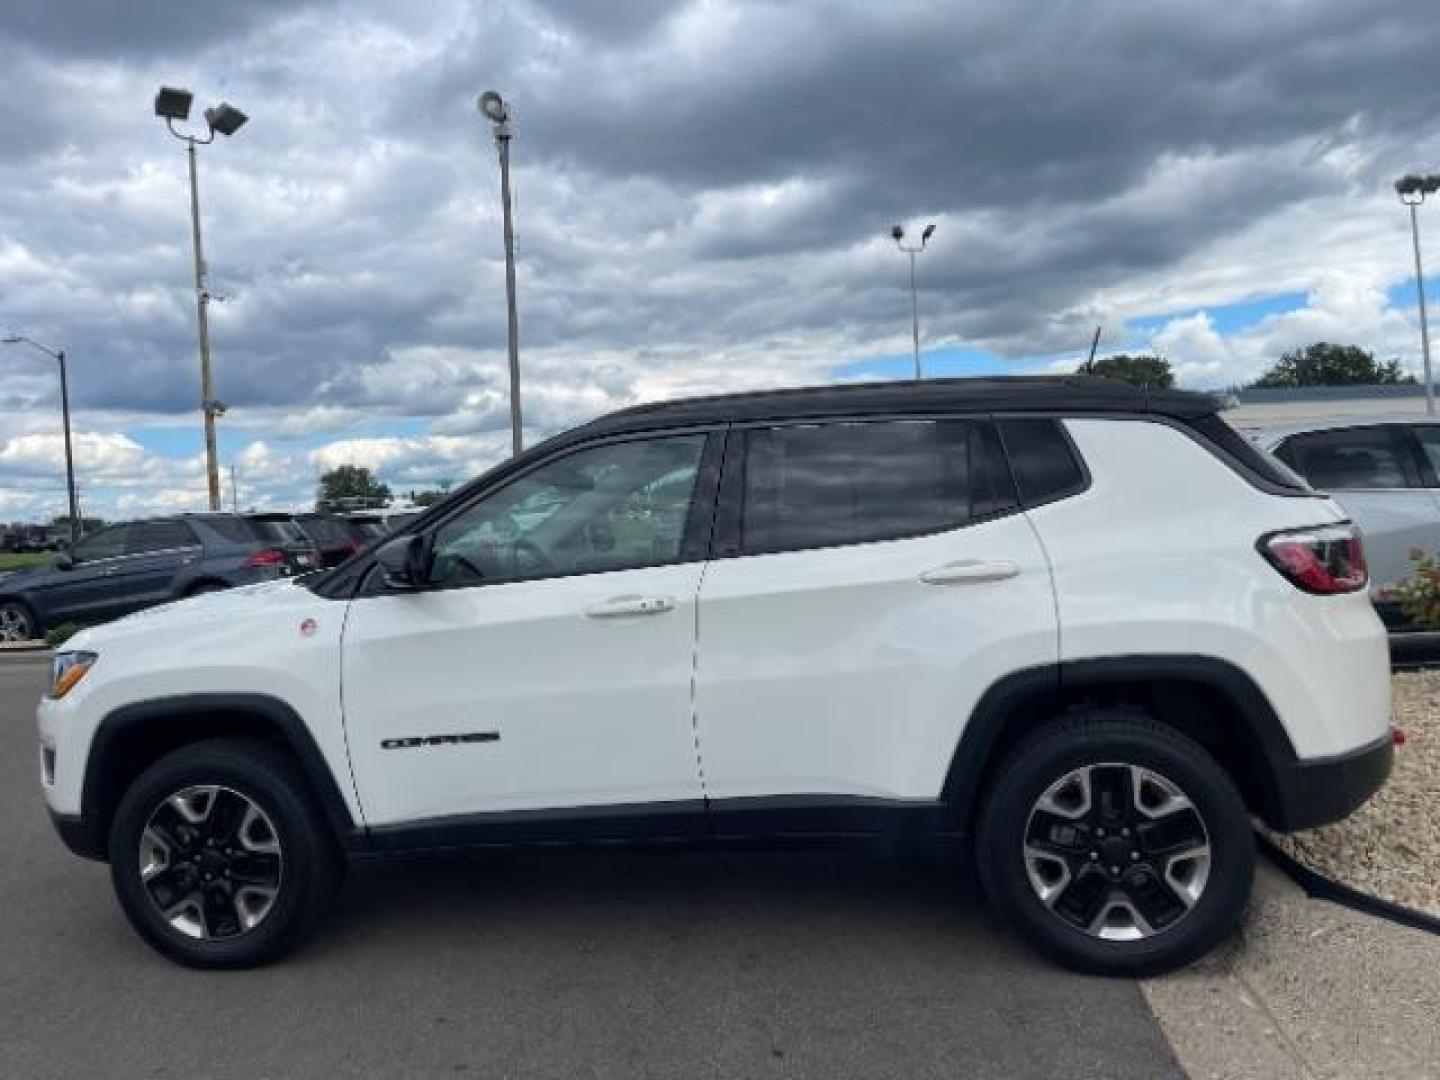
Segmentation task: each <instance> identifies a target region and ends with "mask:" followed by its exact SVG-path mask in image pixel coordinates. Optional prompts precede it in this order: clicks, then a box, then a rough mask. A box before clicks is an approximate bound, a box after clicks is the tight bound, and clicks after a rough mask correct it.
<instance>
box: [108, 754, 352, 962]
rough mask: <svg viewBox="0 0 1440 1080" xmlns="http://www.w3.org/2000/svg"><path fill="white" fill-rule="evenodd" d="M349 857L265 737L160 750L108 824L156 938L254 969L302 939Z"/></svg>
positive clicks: (135, 916) (127, 903) (118, 884)
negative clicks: (160, 755) (161, 753)
mask: <svg viewBox="0 0 1440 1080" xmlns="http://www.w3.org/2000/svg"><path fill="white" fill-rule="evenodd" d="M342 865H343V864H342V856H341V854H340V852H339V850H338V847H337V845H336V843H335V840H334V838H333V837H332V836H331V835H330V833H329V831H328V828H327V826H326V823H325V820H324V817H323V815H322V814H321V812H320V810H319V808H318V807H317V806H316V805H315V801H314V799H312V798H310V797H309V793H308V790H307V788H306V786H305V781H304V779H303V777H301V775H300V774H299V772H298V771H297V770H296V768H295V766H294V763H293V762H292V761H291V760H290V759H289V757H288V756H287V755H286V754H285V753H283V752H282V751H281V750H279V749H277V748H276V747H274V746H271V745H270V744H268V743H265V742H262V741H260V740H257V739H212V740H208V741H206V742H202V743H195V744H193V745H190V746H186V747H182V748H181V749H179V750H177V751H175V752H174V753H171V754H169V755H167V756H165V757H163V758H161V759H160V760H159V761H158V762H156V763H155V764H154V765H152V766H151V767H150V768H149V769H147V770H146V771H145V772H144V773H142V774H141V776H140V777H139V779H137V780H136V781H135V783H134V784H132V785H131V787H130V789H129V790H128V791H127V792H126V793H125V796H124V797H123V798H122V799H121V801H120V806H119V808H118V809H117V811H116V814H115V820H114V824H113V825H112V827H111V831H110V873H111V878H112V880H113V882H114V886H115V892H116V895H117V896H118V897H119V900H120V905H121V907H122V908H123V909H124V911H125V914H126V915H127V916H128V918H129V919H130V922H131V924H132V925H133V926H134V927H135V929H136V930H137V931H139V933H140V935H141V937H143V938H144V939H145V940H146V941H147V942H148V943H149V944H150V945H151V946H152V947H154V948H155V949H156V950H158V951H159V952H161V953H162V954H164V955H165V956H168V957H169V958H170V959H172V960H175V961H177V962H179V963H181V964H186V965H188V966H191V967H202V968H241V967H253V966H256V965H258V964H263V963H266V962H267V961H270V960H273V959H276V958H277V957H279V956H280V955H281V954H283V953H285V952H287V951H288V950H290V949H291V948H293V947H294V946H296V945H297V944H299V942H300V941H301V940H302V939H303V938H304V937H305V935H306V934H307V933H308V932H309V930H310V929H311V927H312V926H313V925H314V924H315V922H316V921H317V920H318V918H319V916H320V915H321V914H322V913H323V911H324V908H325V906H326V904H327V902H328V901H329V899H330V896H331V895H332V893H333V892H334V889H335V886H336V885H337V884H338V882H339V877H340V872H341V868H342Z"/></svg>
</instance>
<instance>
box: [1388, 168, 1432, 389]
mask: <svg viewBox="0 0 1440 1080" xmlns="http://www.w3.org/2000/svg"><path fill="white" fill-rule="evenodd" d="M1436 191H1440V175H1436V174H1434V173H1431V174H1430V175H1429V176H1416V175H1415V174H1414V173H1408V174H1406V175H1405V176H1402V177H1401V178H1400V179H1399V180H1396V181H1395V194H1397V195H1399V196H1400V201H1401V202H1402V203H1404V204H1405V205H1406V206H1408V207H1409V208H1410V238H1411V240H1412V241H1414V244H1415V291H1416V292H1417V293H1418V294H1419V297H1420V351H1421V353H1422V354H1423V355H1424V357H1425V415H1426V416H1434V415H1435V383H1434V379H1433V377H1432V376H1431V374H1430V324H1429V321H1428V319H1427V318H1426V315H1425V271H1424V268H1423V266H1422V264H1421V262H1420V220H1419V214H1418V213H1417V211H1418V210H1419V208H1420V204H1421V203H1423V202H1424V201H1425V196H1426V195H1432V194H1434V193H1435V192H1436Z"/></svg>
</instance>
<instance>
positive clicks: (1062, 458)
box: [999, 418, 1087, 506]
mask: <svg viewBox="0 0 1440 1080" xmlns="http://www.w3.org/2000/svg"><path fill="white" fill-rule="evenodd" d="M999 428H1000V437H1001V438H1002V439H1003V440H1004V442H1005V451H1006V453H1007V454H1008V455H1009V457H1010V469H1011V471H1012V472H1013V473H1014V474H1015V486H1016V487H1017V488H1018V489H1019V491H1020V499H1021V501H1022V502H1023V503H1024V504H1025V505H1026V506H1036V505H1038V504H1040V503H1046V502H1054V501H1055V500H1056V499H1063V498H1065V497H1066V496H1067V495H1074V494H1075V493H1076V492H1079V491H1083V490H1084V489H1085V486H1086V483H1087V479H1086V476H1085V468H1084V466H1083V465H1081V464H1080V459H1079V457H1078V456H1077V454H1076V452H1075V448H1074V446H1072V445H1071V443H1070V439H1069V437H1068V436H1067V435H1066V434H1065V432H1064V430H1063V429H1062V428H1061V426H1060V421H1058V420H1052V419H1039V418H1036V419H1030V418H1026V419H1018V420H1001V421H1000V423H999Z"/></svg>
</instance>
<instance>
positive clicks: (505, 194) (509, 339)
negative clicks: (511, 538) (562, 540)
mask: <svg viewBox="0 0 1440 1080" xmlns="http://www.w3.org/2000/svg"><path fill="white" fill-rule="evenodd" d="M476 104H477V106H478V108H479V109H480V113H481V115H483V116H484V117H485V119H487V120H489V121H490V123H491V125H492V126H493V127H494V129H495V146H496V148H497V149H498V150H499V151H500V211H501V215H502V217H503V218H504V228H505V320H506V321H505V340H506V347H507V349H508V351H509V354H510V445H511V449H512V451H513V452H514V453H515V454H519V453H520V449H521V445H522V439H521V433H520V316H519V314H518V312H517V310H516V305H515V223H514V218H513V217H512V213H511V208H510V106H509V105H507V104H506V103H505V99H504V98H502V97H501V96H500V95H499V94H497V93H496V92H495V91H494V90H486V91H485V92H484V93H483V94H481V95H480V100H479V101H478V102H477V103H476Z"/></svg>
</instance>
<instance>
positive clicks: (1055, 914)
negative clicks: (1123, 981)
mask: <svg viewBox="0 0 1440 1080" xmlns="http://www.w3.org/2000/svg"><path fill="white" fill-rule="evenodd" d="M978 844H979V847H978V852H977V854H978V862H979V869H980V875H981V881H982V884H983V885H984V887H985V891H986V894H987V895H988V896H989V898H990V900H991V903H992V904H993V905H994V906H995V908H996V909H997V911H999V912H1000V913H1001V915H1002V916H1003V917H1004V918H1005V919H1006V920H1007V921H1008V922H1010V923H1011V924H1012V925H1013V926H1014V927H1015V928H1016V929H1017V930H1018V931H1019V932H1020V934H1021V935H1022V936H1023V937H1025V938H1026V939H1027V940H1028V941H1029V942H1030V943H1031V944H1032V945H1034V946H1035V947H1036V948H1038V949H1039V950H1040V951H1042V952H1044V953H1046V954H1047V955H1049V956H1051V957H1053V958H1055V959H1057V960H1059V961H1060V962H1061V963H1063V964H1065V965H1067V966H1069V967H1073V968H1076V969H1078V970H1081V971H1087V972H1092V973H1097V974H1114V975H1133V976H1142V975H1154V974H1159V973H1161V972H1165V971H1171V970H1174V969H1175V968H1178V967H1182V966H1183V965H1185V964H1188V963H1190V962H1191V961H1193V960H1195V959H1198V958H1199V957H1200V956H1202V955H1204V954H1205V953H1206V952H1208V951H1209V950H1210V949H1211V948H1213V947H1214V946H1215V945H1216V944H1217V943H1218V942H1219V941H1220V940H1221V939H1222V938H1223V937H1224V936H1225V934H1226V933H1228V932H1229V931H1230V929H1231V928H1232V927H1233V926H1234V925H1235V924H1236V922H1237V921H1238V920H1239V917H1240V914H1241V911H1242V909H1243V908H1244V905H1245V901H1246V898H1247V897H1248V896H1249V893H1250V885H1251V880H1252V878H1253V875H1254V867H1255V844H1254V838H1253V835H1252V833H1251V829H1250V821H1249V816H1248V813H1247V811H1246V809H1245V804H1244V801H1243V800H1242V799H1241V797H1240V793H1239V792H1238V791H1237V790H1236V789H1235V785H1234V783H1233V782H1232V781H1231V779H1230V777H1229V775H1228V774H1227V773H1226V772H1225V770H1224V769H1223V768H1221V766H1220V764H1219V763H1218V762H1217V761H1216V760H1215V759H1214V758H1213V757H1211V756H1210V754H1208V753H1207V752H1206V751H1205V750H1204V749H1203V748H1202V747H1200V746H1199V745H1198V744H1197V743H1195V742H1193V741H1192V740H1190V739H1188V738H1186V737H1185V736H1183V735H1181V734H1180V733H1178V732H1176V731H1174V730H1173V729H1171V728H1167V727H1164V726H1162V725H1160V724H1156V723H1153V722H1151V721H1149V720H1145V719H1139V718H1136V717H1133V716H1130V715H1127V714H1121V713H1093V714H1088V715H1083V716H1078V717H1074V718H1071V719H1067V720H1065V721H1062V722H1059V723H1056V724H1054V725H1052V726H1050V727H1048V728H1046V729H1044V730H1042V732H1041V733H1039V734H1038V735H1037V736H1036V738H1035V739H1033V740H1030V741H1027V745H1026V746H1025V747H1024V748H1023V749H1022V750H1021V751H1020V752H1019V753H1017V754H1015V755H1014V756H1012V757H1011V758H1010V759H1009V761H1007V762H1006V764H1005V765H1004V766H1003V767H1002V770H1001V774H1000V776H999V778H998V780H997V782H996V783H995V785H994V787H993V788H992V790H991V792H990V794H989V796H988V798H987V802H986V805H985V808H984V811H983V813H982V816H981V821H980V829H979V834H978Z"/></svg>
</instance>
